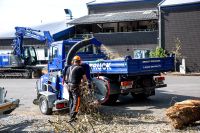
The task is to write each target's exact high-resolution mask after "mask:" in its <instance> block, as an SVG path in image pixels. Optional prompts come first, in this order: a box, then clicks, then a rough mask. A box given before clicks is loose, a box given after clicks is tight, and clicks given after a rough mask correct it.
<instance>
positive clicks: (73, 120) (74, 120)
mask: <svg viewBox="0 0 200 133" xmlns="http://www.w3.org/2000/svg"><path fill="white" fill-rule="evenodd" d="M76 121H77V118H76V117H75V118H70V120H69V121H68V122H69V123H71V122H76Z"/></svg>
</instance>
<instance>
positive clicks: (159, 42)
mask: <svg viewBox="0 0 200 133" xmlns="http://www.w3.org/2000/svg"><path fill="white" fill-rule="evenodd" d="M158 25H159V26H158V34H159V35H158V40H159V41H158V44H159V47H162V45H161V42H162V41H161V36H162V34H161V32H162V30H161V10H160V6H159V7H158Z"/></svg>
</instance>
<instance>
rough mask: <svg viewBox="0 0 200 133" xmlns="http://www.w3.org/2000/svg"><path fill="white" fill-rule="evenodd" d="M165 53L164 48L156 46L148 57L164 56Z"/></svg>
mask: <svg viewBox="0 0 200 133" xmlns="http://www.w3.org/2000/svg"><path fill="white" fill-rule="evenodd" d="M166 56H167V55H166V54H165V50H164V49H163V48H161V47H156V49H155V50H153V51H151V52H150V57H151V58H155V57H161V58H162V57H166Z"/></svg>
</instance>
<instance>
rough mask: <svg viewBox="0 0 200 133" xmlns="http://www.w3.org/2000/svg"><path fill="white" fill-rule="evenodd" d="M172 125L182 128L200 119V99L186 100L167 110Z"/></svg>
mask: <svg viewBox="0 0 200 133" xmlns="http://www.w3.org/2000/svg"><path fill="white" fill-rule="evenodd" d="M166 115H167V116H168V117H169V119H170V121H171V122H172V125H173V126H174V128H176V129H181V128H183V127H184V126H188V125H190V124H192V123H194V122H196V121H199V120H200V100H185V101H182V102H177V103H175V105H174V106H172V107H170V108H168V109H167V110H166Z"/></svg>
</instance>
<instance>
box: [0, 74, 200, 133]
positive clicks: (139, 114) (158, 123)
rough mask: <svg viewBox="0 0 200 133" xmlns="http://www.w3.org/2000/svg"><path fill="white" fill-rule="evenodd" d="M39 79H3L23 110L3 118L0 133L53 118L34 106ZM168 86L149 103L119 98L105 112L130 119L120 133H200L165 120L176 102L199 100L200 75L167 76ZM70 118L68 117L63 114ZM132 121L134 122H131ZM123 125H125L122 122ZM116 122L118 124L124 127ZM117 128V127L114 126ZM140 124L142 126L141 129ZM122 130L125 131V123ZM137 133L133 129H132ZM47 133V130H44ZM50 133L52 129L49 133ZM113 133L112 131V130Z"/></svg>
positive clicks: (29, 127)
mask: <svg viewBox="0 0 200 133" xmlns="http://www.w3.org/2000/svg"><path fill="white" fill-rule="evenodd" d="M35 82H36V79H0V86H1V87H5V88H6V90H7V91H8V94H7V97H10V98H18V99H20V107H19V108H17V109H16V110H15V111H13V112H12V114H10V115H6V116H1V117H0V119H1V121H0V132H5V131H14V132H17V131H18V132H20V131H37V129H34V128H33V125H35V123H41V122H44V121H45V120H48V119H53V118H54V117H55V116H56V115H53V116H44V115H41V113H40V111H39V108H38V107H37V106H36V105H33V104H32V101H33V99H34V98H35V96H36V93H35V90H34V87H35ZM166 83H167V84H168V87H165V88H160V89H157V90H156V96H152V97H150V98H149V99H147V100H142V101H141V100H140V101H138V100H135V99H133V98H132V97H131V96H130V95H128V96H120V98H119V100H118V101H117V103H116V105H115V106H102V108H101V110H102V111H103V112H107V113H112V114H113V115H115V116H116V117H119V118H120V119H121V117H123V116H125V117H127V116H129V117H131V118H133V119H131V118H130V119H129V122H128V123H129V125H128V127H129V128H130V129H129V128H127V130H121V131H120V132H198V133H199V132H200V126H197V127H195V128H193V127H190V128H186V129H184V130H181V131H179V130H174V129H173V128H172V127H171V125H170V124H169V123H168V122H167V120H166V118H165V109H166V108H168V107H170V105H171V104H173V103H174V102H176V101H182V100H185V99H196V98H198V99H199V98H200V77H199V76H166ZM64 115H67V114H64ZM130 120H132V121H131V122H130ZM15 121H17V122H15ZM120 122H122V121H121V120H120ZM120 122H119V121H117V124H119V125H120V124H121V123H120ZM114 125H115V126H116V124H114ZM138 125H139V127H138ZM122 127H124V128H126V127H127V125H125V124H124V123H123V124H122ZM132 128H133V129H134V130H133V129H132ZM43 131H45V129H43ZM48 131H49V130H48ZM111 132H112V131H111ZM113 132H114V131H113Z"/></svg>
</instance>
